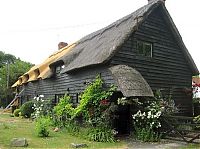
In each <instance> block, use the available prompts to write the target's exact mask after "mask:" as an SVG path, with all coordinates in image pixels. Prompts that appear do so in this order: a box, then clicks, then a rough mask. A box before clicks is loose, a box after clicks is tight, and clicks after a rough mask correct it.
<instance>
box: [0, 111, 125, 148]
mask: <svg viewBox="0 0 200 149" xmlns="http://www.w3.org/2000/svg"><path fill="white" fill-rule="evenodd" d="M18 137H23V138H26V139H27V140H28V144H29V145H28V147H27V148H56V149H58V148H59V149H62V148H63V149H64V148H65V149H66V148H70V144H71V143H86V144H87V145H88V148H92V149H96V148H110V149H111V148H125V147H126V143H125V142H123V141H121V142H117V143H100V142H90V141H87V140H83V139H81V138H77V137H73V136H71V135H69V134H67V132H66V131H64V130H63V131H60V132H54V131H53V130H52V131H51V132H50V137H47V138H40V137H38V136H37V135H36V134H35V131H34V122H33V121H31V120H28V119H22V118H16V117H10V115H9V114H0V149H7V148H11V147H10V140H11V139H12V138H18ZM17 149H20V148H17Z"/></svg>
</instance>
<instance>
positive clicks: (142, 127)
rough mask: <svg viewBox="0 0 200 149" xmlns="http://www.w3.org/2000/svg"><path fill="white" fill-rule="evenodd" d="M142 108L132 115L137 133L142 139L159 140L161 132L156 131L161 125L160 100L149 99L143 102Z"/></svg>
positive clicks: (138, 137)
mask: <svg viewBox="0 0 200 149" xmlns="http://www.w3.org/2000/svg"><path fill="white" fill-rule="evenodd" d="M141 106H143V107H142V109H141V110H138V111H137V113H136V114H134V115H132V118H133V124H134V129H135V135H136V137H137V139H139V140H142V141H145V142H146V141H158V140H159V139H160V135H159V133H157V132H156V130H157V129H158V128H160V127H161V122H160V116H161V114H162V112H161V106H160V104H159V102H158V101H147V102H146V103H141Z"/></svg>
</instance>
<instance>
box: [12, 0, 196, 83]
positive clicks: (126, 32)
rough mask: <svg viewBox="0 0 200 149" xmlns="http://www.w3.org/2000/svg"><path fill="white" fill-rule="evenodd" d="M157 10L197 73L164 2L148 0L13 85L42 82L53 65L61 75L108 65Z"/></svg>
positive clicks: (55, 56)
mask: <svg viewBox="0 0 200 149" xmlns="http://www.w3.org/2000/svg"><path fill="white" fill-rule="evenodd" d="M158 7H159V8H161V9H162V12H163V14H164V15H163V16H164V17H163V18H164V19H165V20H166V22H167V23H168V26H169V27H170V28H171V30H172V33H173V34H174V37H175V39H176V41H177V44H178V45H179V46H180V47H181V49H182V50H183V53H184V56H185V58H186V61H187V63H188V64H189V66H190V69H191V70H192V74H193V75H197V74H199V71H198V69H197V66H196V65H195V63H194V61H193V59H192V57H191V55H190V53H189V52H188V50H187V48H186V47H185V44H184V43H183V40H182V38H181V36H180V34H179V32H178V29H177V28H176V26H175V24H174V22H173V20H172V19H171V17H170V15H169V13H168V11H167V9H166V7H165V4H164V1H163V0H152V1H151V2H149V3H148V4H147V5H145V6H143V7H141V8H140V9H138V10H136V11H135V12H133V13H131V14H129V15H127V16H125V17H123V18H122V19H119V20H117V21H116V22H114V23H112V24H110V25H108V26H107V27H105V28H103V29H100V30H98V31H96V32H94V33H91V34H89V35H87V36H85V37H83V38H82V39H80V40H79V41H77V42H76V43H74V44H72V45H70V46H67V47H65V48H63V49H61V50H59V51H58V52H56V53H55V54H53V55H51V56H50V57H49V58H47V60H45V62H43V63H42V64H40V65H38V66H37V68H36V67H35V68H34V69H31V70H29V72H27V73H28V75H29V77H28V78H29V79H28V80H27V79H23V80H24V81H20V80H19V81H18V83H16V84H18V85H21V83H20V82H22V83H26V82H29V81H33V80H37V79H45V78H48V77H51V75H52V71H51V68H52V67H55V66H57V65H58V64H59V65H61V64H64V65H65V68H64V69H62V71H61V73H68V72H70V71H73V70H76V69H79V68H83V67H88V66H92V65H98V64H104V63H106V62H108V61H109V60H110V59H111V58H112V56H113V55H114V54H115V53H116V52H117V51H118V50H119V49H120V46H122V44H123V43H124V42H125V41H126V40H127V39H128V37H129V36H130V35H131V34H132V33H134V32H135V31H136V30H137V29H138V26H139V25H140V24H142V23H143V22H144V21H145V20H146V18H147V17H148V15H149V14H150V13H151V12H152V11H153V10H155V9H156V8H158ZM38 71H39V76H37V75H34V73H35V72H38ZM27 73H25V74H24V75H23V76H21V78H23V77H24V76H25V78H26V76H27ZM16 84H15V86H16Z"/></svg>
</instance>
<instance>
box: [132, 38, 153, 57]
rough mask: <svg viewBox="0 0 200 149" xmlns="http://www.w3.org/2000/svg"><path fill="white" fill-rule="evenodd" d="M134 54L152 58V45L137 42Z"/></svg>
mask: <svg viewBox="0 0 200 149" xmlns="http://www.w3.org/2000/svg"><path fill="white" fill-rule="evenodd" d="M136 52H137V54H138V55H141V56H145V57H152V56H153V44H152V43H150V42H146V41H137V46H136Z"/></svg>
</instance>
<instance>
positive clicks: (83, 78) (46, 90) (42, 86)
mask: <svg viewBox="0 0 200 149" xmlns="http://www.w3.org/2000/svg"><path fill="white" fill-rule="evenodd" d="M98 74H101V77H102V79H103V80H104V82H105V83H106V86H110V85H111V84H114V80H113V78H112V76H111V73H110V71H109V70H108V69H107V68H106V67H105V66H98V67H97V66H96V67H93V68H86V69H82V70H79V71H77V72H73V73H71V74H66V73H65V74H57V75H56V76H55V77H53V78H50V79H45V80H39V81H35V82H30V83H27V84H25V85H24V88H25V91H24V98H26V97H25V96H28V95H31V98H33V97H34V96H35V95H44V96H45V98H50V99H54V98H55V95H56V94H65V93H69V95H70V96H72V97H73V98H74V102H75V101H76V99H75V98H76V93H81V92H82V91H83V90H84V89H85V87H86V86H87V84H86V83H89V82H91V81H92V80H94V79H95V77H96V76H97V75H98Z"/></svg>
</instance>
